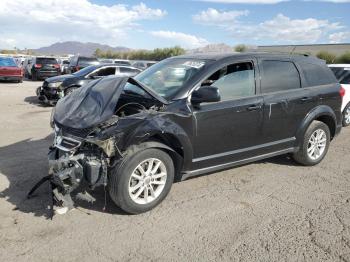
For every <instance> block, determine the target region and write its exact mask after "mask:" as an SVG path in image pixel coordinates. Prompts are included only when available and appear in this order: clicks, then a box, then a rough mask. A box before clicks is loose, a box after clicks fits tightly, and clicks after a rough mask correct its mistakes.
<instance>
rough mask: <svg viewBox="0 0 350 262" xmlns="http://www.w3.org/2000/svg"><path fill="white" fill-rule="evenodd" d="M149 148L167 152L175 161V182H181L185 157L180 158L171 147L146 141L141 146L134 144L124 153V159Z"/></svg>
mask: <svg viewBox="0 0 350 262" xmlns="http://www.w3.org/2000/svg"><path fill="white" fill-rule="evenodd" d="M149 148H157V149H161V150H163V151H166V152H167V153H168V154H169V155H170V157H171V158H172V159H173V163H174V168H175V176H174V181H176V182H177V181H181V171H182V166H183V161H184V159H183V157H182V156H180V155H179V154H178V153H177V152H176V151H175V150H174V149H172V148H171V147H169V146H167V145H165V144H163V143H160V142H156V141H146V142H143V143H140V144H133V145H131V146H129V147H128V149H127V150H126V151H125V152H124V153H123V157H125V156H130V155H133V154H136V153H137V152H140V151H143V150H146V149H149Z"/></svg>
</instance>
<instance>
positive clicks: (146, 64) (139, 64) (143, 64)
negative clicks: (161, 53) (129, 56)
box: [132, 61, 157, 70]
mask: <svg viewBox="0 0 350 262" xmlns="http://www.w3.org/2000/svg"><path fill="white" fill-rule="evenodd" d="M155 63H157V62H156V61H136V62H135V63H133V64H132V65H133V66H134V67H136V68H138V69H141V70H145V69H146V68H148V67H150V66H152V65H154V64H155Z"/></svg>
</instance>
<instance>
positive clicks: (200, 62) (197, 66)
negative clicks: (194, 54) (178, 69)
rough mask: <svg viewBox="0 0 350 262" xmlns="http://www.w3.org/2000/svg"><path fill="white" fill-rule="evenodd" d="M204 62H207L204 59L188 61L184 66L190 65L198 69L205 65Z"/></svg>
mask: <svg viewBox="0 0 350 262" xmlns="http://www.w3.org/2000/svg"><path fill="white" fill-rule="evenodd" d="M204 64H205V63H204V62H203V61H186V62H185V63H183V65H184V66H189V67H193V68H197V69H198V68H201V67H202V66H204Z"/></svg>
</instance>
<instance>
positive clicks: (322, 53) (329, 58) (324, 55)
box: [316, 51, 337, 64]
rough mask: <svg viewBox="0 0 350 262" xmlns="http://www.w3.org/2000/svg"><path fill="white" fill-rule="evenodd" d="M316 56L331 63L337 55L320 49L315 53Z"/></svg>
mask: <svg viewBox="0 0 350 262" xmlns="http://www.w3.org/2000/svg"><path fill="white" fill-rule="evenodd" d="M316 56H317V57H318V58H320V59H323V60H325V61H326V63H327V64H332V63H334V62H335V61H336V59H337V56H336V55H335V54H332V53H330V52H327V51H320V52H318V53H317V55H316Z"/></svg>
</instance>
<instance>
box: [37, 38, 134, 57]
mask: <svg viewBox="0 0 350 262" xmlns="http://www.w3.org/2000/svg"><path fill="white" fill-rule="evenodd" d="M97 48H99V49H101V50H102V51H107V50H111V51H114V52H123V51H129V50H130V49H129V48H127V47H121V46H118V47H111V46H109V45H102V44H98V43H81V42H76V41H67V42H58V43H55V44H52V45H50V46H46V47H41V48H38V49H33V50H32V51H33V52H34V53H35V54H42V55H68V54H80V55H85V56H91V55H93V53H94V52H95V50H96V49H97Z"/></svg>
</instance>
